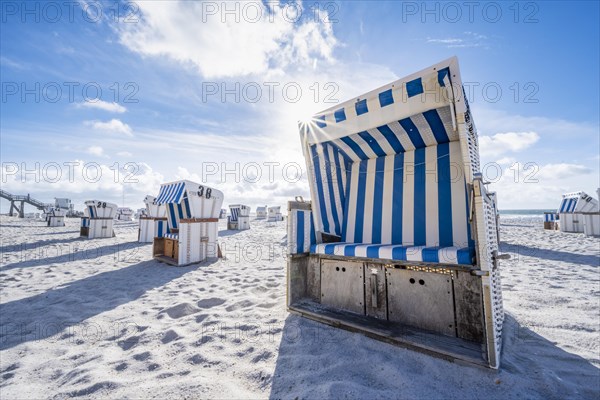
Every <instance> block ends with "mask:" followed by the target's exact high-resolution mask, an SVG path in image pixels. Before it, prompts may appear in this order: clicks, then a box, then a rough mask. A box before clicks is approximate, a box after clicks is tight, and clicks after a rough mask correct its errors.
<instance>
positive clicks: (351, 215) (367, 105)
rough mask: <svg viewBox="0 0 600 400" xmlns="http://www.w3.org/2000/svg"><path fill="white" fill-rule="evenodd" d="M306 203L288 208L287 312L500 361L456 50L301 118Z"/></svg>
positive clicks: (494, 231)
mask: <svg viewBox="0 0 600 400" xmlns="http://www.w3.org/2000/svg"><path fill="white" fill-rule="evenodd" d="M300 136H301V141H302V143H303V152H304V155H305V158H306V160H307V164H308V181H309V187H310V193H311V201H310V202H303V201H299V200H296V201H291V202H289V204H288V236H287V237H288V246H289V247H288V253H289V255H290V256H289V257H288V273H287V274H288V290H287V293H288V296H287V299H288V309H289V310H290V312H293V313H297V314H300V315H302V316H304V317H307V318H311V319H314V320H317V321H320V322H324V323H327V324H331V325H333V326H336V327H340V328H345V329H348V330H351V331H358V332H363V333H365V334H367V335H368V336H369V337H372V338H377V339H380V340H384V341H387V342H391V343H395V344H399V345H403V346H409V347H410V348H415V349H424V350H425V351H426V352H427V353H430V354H432V353H433V354H439V355H441V356H443V357H445V358H454V359H461V360H466V361H469V362H472V363H478V364H482V365H486V366H489V367H492V368H498V366H499V365H500V349H501V346H502V344H501V343H502V326H503V321H504V312H503V306H502V293H501V286H500V274H499V266H498V264H499V260H500V259H504V258H507V256H506V255H499V254H498V235H499V233H498V232H499V231H498V224H497V219H498V211H497V209H496V196H495V194H493V193H489V192H488V190H487V189H486V186H485V184H484V182H483V180H482V175H481V173H480V172H479V171H480V161H479V150H478V139H477V130H476V128H475V124H474V122H473V118H472V115H471V111H470V109H469V105H468V102H467V99H466V98H465V96H464V92H463V87H462V81H461V75H460V71H459V67H458V60H457V59H456V58H451V59H449V60H446V61H443V62H441V63H439V64H437V65H434V66H432V67H430V68H427V69H425V70H423V71H420V72H418V73H415V74H412V75H410V76H409V77H407V78H404V79H400V80H398V81H395V82H393V83H391V84H388V85H386V86H384V87H381V88H379V89H376V90H373V91H371V92H368V93H366V94H364V95H362V96H358V97H356V99H353V100H351V101H348V102H345V103H342V104H338V105H336V106H335V107H332V108H330V109H328V110H326V111H324V112H322V113H319V114H317V115H316V116H315V117H314V118H313V119H312V120H311V121H301V122H300Z"/></svg>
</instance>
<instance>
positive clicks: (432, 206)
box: [425, 146, 440, 246]
mask: <svg viewBox="0 0 600 400" xmlns="http://www.w3.org/2000/svg"><path fill="white" fill-rule="evenodd" d="M437 173H438V171H437V147H436V146H434V147H426V148H425V219H426V224H425V229H426V232H425V234H426V239H425V243H426V244H427V246H439V245H440V229H439V218H438V214H439V209H438V208H439V205H438V177H437Z"/></svg>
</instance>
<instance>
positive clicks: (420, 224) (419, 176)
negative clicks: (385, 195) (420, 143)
mask: <svg viewBox="0 0 600 400" xmlns="http://www.w3.org/2000/svg"><path fill="white" fill-rule="evenodd" d="M425 177H426V171H425V149H416V150H415V202H414V206H415V208H414V216H415V219H414V221H415V224H414V232H415V233H414V244H415V246H422V245H425V244H426V242H427V234H426V229H425V228H426V226H427V214H426V209H425V195H426V194H425Z"/></svg>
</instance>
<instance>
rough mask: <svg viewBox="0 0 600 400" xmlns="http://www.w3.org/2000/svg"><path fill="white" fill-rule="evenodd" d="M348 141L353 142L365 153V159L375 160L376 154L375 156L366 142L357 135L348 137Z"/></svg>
mask: <svg viewBox="0 0 600 400" xmlns="http://www.w3.org/2000/svg"><path fill="white" fill-rule="evenodd" d="M350 139H352V140H354V143H356V144H357V145H358V147H360V149H361V150H362V151H363V153H365V154H366V155H367V157H369V158H377V154H375V152H374V151H373V149H371V146H369V143H367V141H366V140H364V139H363V138H361V137H360V136H359V135H358V133H356V134H354V135H352V136H350Z"/></svg>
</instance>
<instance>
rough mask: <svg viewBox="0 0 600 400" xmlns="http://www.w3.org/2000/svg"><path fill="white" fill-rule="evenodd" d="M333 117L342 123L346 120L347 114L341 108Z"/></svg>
mask: <svg viewBox="0 0 600 400" xmlns="http://www.w3.org/2000/svg"><path fill="white" fill-rule="evenodd" d="M333 115H334V116H335V122H336V123H337V122H342V121H345V120H346V112H345V111H344V109H343V108H340V109H339V110H337V111H336V112H334V113H333Z"/></svg>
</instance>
